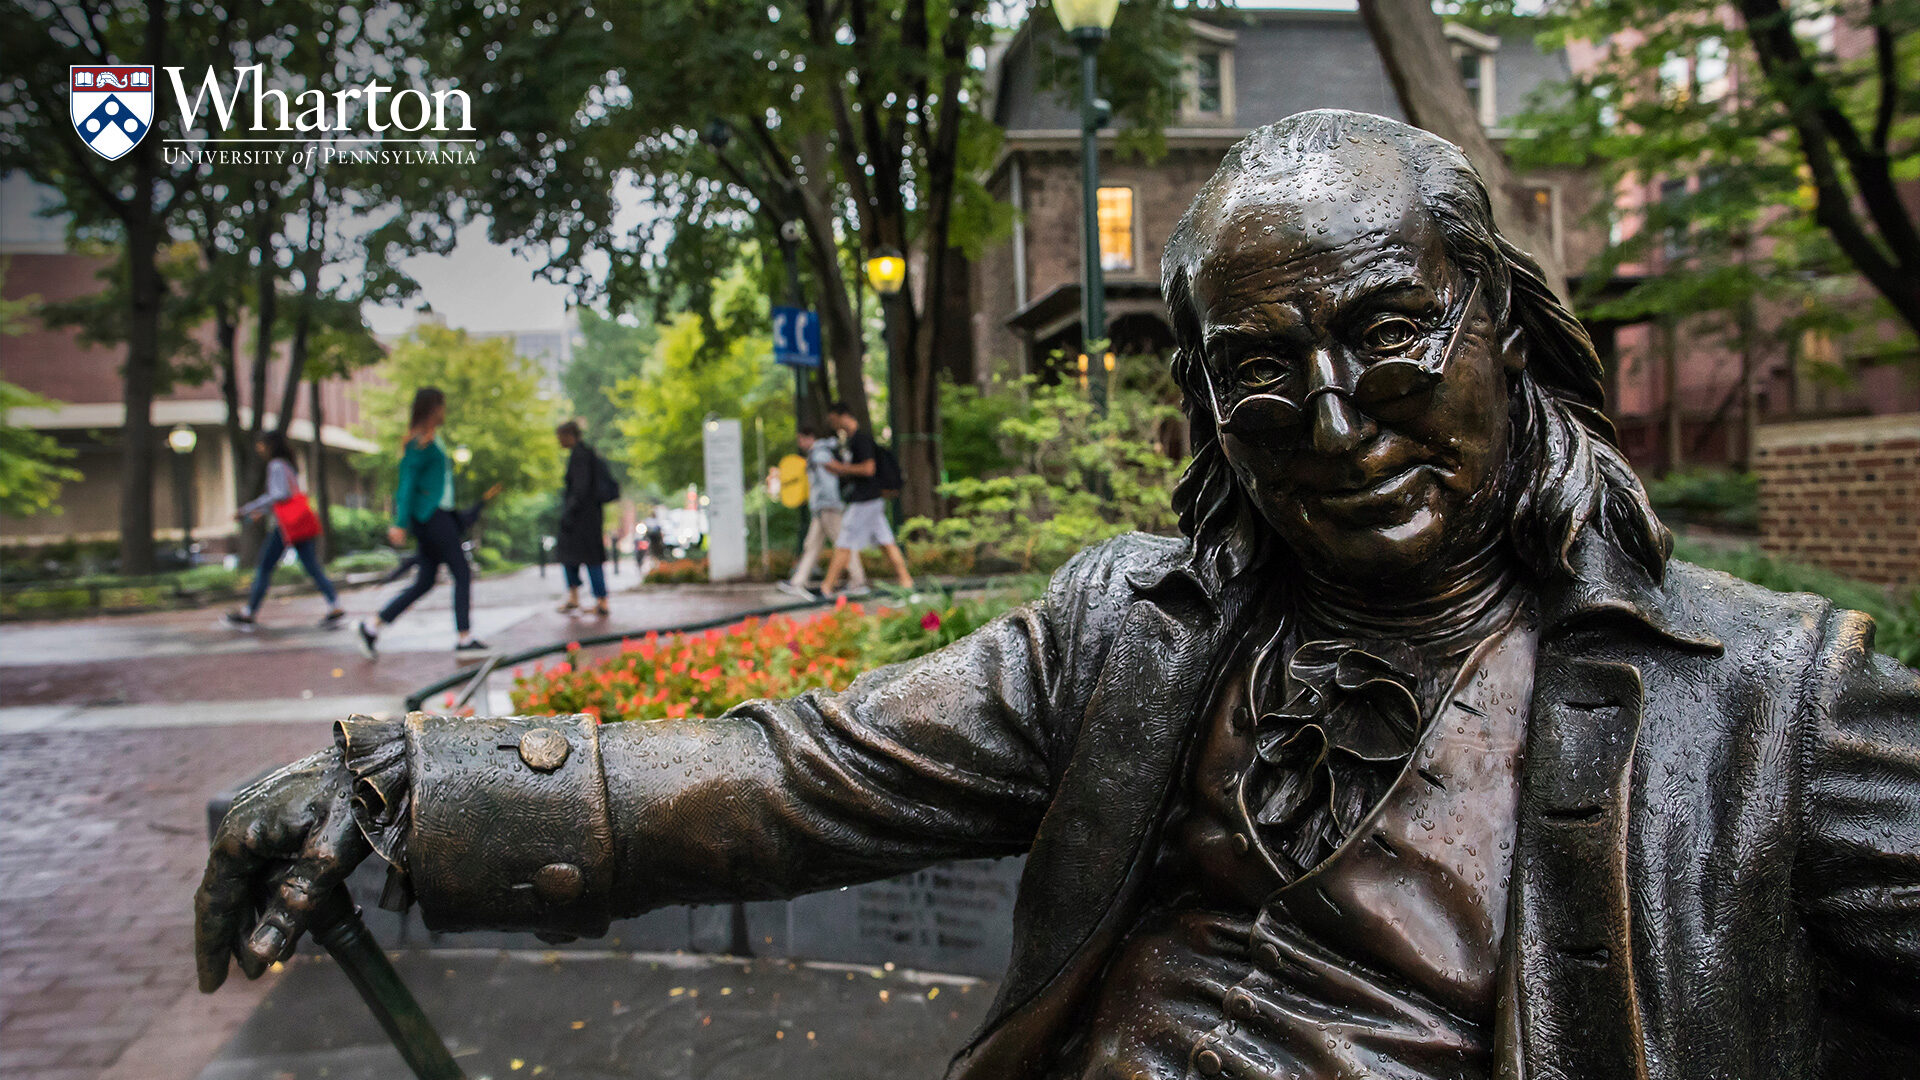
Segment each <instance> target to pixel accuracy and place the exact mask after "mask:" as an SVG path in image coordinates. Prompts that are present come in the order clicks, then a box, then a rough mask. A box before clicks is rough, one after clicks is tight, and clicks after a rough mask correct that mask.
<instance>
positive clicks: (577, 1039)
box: [200, 950, 993, 1080]
mask: <svg viewBox="0 0 1920 1080" xmlns="http://www.w3.org/2000/svg"><path fill="white" fill-rule="evenodd" d="M396 966H397V967H398V969H399V971H400V973H401V975H402V977H403V978H405V979H406V981H407V983H408V985H409V986H411V987H412V988H413V990H414V993H415V995H416V996H417V997H418V999H419V1001H420V1005H421V1008H422V1009H423V1010H424V1011H425V1012H426V1014H427V1017H428V1018H429V1019H430V1020H432V1021H433V1022H434V1024H435V1025H436V1026H437V1027H438V1028H439V1030H440V1033H441V1035H442V1036H443V1037H444V1038H445V1039H446V1042H447V1046H448V1049H449V1050H451V1051H452V1052H453V1055H454V1060H455V1061H456V1062H458V1063H459V1064H460V1066H461V1068H462V1069H463V1070H464V1071H465V1073H466V1075H467V1076H468V1077H469V1078H471V1080H482V1078H486V1080H508V1078H510V1077H511V1078H518V1077H534V1076H544V1077H553V1078H556V1080H561V1078H568V1080H571V1078H576V1077H585V1078H589V1080H597V1078H612V1077H621V1078H625V1080H655V1078H658V1080H752V1078H756V1077H778V1078H779V1080H869V1078H870V1080H915V1078H919V1080H935V1078H936V1077H938V1076H940V1075H941V1073H942V1072H943V1071H944V1069H945V1066H946V1063H947V1059H948V1058H949V1057H950V1056H951V1055H952V1054H953V1053H954V1052H955V1051H956V1050H958V1049H959V1048H960V1047H961V1046H963V1045H964V1044H965V1042H966V1040H967V1037H968V1035H969V1034H970V1033H971V1032H972V1030H973V1029H974V1028H975V1027H976V1026H977V1025H978V1024H979V1023H980V1021H981V1020H982V1019H983V1018H984V1016H985V1013H986V1010H987V1006H988V1004H989V1002H990V999H991V998H992V996H993V993H992V991H993V987H992V984H990V983H984V982H981V981H979V980H975V979H968V978H963V977H957V976H947V975H926V974H921V973H917V972H911V971H906V970H894V971H887V970H883V969H881V968H870V967H848V966H846V965H835V964H794V963H788V962H784V961H766V960H751V961H740V960H734V959H729V958H725V957H705V956H687V955H674V954H660V953H651V954H649V953H632V954H630V953H608V952H578V951H568V952H550V953H540V952H525V951H493V950H471V951H469V950H451V951H450V950H436V951H433V952H411V953H403V954H401V955H400V956H399V957H398V959H397V960H396ZM405 1075H407V1074H406V1071H405V1067H404V1065H403V1063H402V1061H401V1058H400V1055H399V1054H398V1052H396V1051H395V1050H394V1049H393V1046H392V1044H391V1043H390V1042H388V1041H387V1038H386V1037H385V1036H384V1035H383V1034H382V1033H381V1031H380V1029H379V1027H378V1026H376V1025H375V1023H374V1021H373V1020H372V1018H371V1017H370V1016H369V1014H368V1013H367V1010H366V1008H365V1007H364V1006H363V1005H362V1004H361V1003H360V1001H359V999H358V998H357V997H355V996H354V994H353V991H352V990H351V988H350V987H349V986H348V984H347V980H346V977H345V976H344V975H343V974H342V973H341V972H340V970H339V969H338V968H337V967H336V966H335V965H334V964H333V963H332V961H331V960H329V959H327V958H326V957H312V958H301V959H297V960H296V961H294V962H293V963H291V964H289V965H288V969H287V970H286V971H285V972H284V973H282V975H281V977H280V981H279V984H278V985H277V986H276V987H275V988H274V989H273V991H272V992H271V993H270V994H268V996H267V998H266V1000H265V1001H264V1002H262V1004H261V1006H260V1008H259V1009H258V1010H257V1011H255V1012H254V1013H253V1015H252V1016H251V1017H250V1018H249V1019H248V1020H247V1022H246V1024H245V1025H243V1026H242V1027H241V1029H240V1031H239V1032H238V1034H237V1035H236V1036H235V1037H234V1039H233V1041H232V1042H231V1043H229V1044H228V1045H227V1046H226V1047H225V1048H224V1049H223V1050H222V1051H221V1052H220V1054H219V1056H218V1057H217V1058H215V1059H214V1061H213V1062H212V1063H211V1064H210V1065H209V1066H208V1067H207V1069H206V1071H205V1072H203V1073H201V1074H200V1080H256V1078H258V1080H309V1078H313V1080H318V1078H320V1077H325V1078H327V1080H391V1078H395V1077H402V1076H405Z"/></svg>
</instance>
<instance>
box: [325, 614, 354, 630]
mask: <svg viewBox="0 0 1920 1080" xmlns="http://www.w3.org/2000/svg"><path fill="white" fill-rule="evenodd" d="M346 621H347V613H346V612H344V611H329V612H327V613H326V614H325V615H322V616H320V629H322V630H338V629H340V624H341V623H343V622H346Z"/></svg>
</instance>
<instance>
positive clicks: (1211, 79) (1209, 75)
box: [1187, 49, 1226, 116]
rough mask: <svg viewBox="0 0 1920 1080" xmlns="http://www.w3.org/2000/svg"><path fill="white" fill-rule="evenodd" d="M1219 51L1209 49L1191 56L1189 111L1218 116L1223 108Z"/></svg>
mask: <svg viewBox="0 0 1920 1080" xmlns="http://www.w3.org/2000/svg"><path fill="white" fill-rule="evenodd" d="M1221 87H1222V83H1221V63H1220V51H1219V50H1218V49H1209V50H1206V51H1204V52H1199V53H1195V54H1194V56H1193V91H1192V96H1191V97H1190V99H1189V100H1188V102H1187V108H1188V110H1189V111H1192V112H1196V113H1204V114H1206V115H1209V116H1218V115H1220V113H1221V112H1222V111H1223V110H1224V106H1225V100H1226V99H1225V97H1224V95H1223V93H1222V90H1221Z"/></svg>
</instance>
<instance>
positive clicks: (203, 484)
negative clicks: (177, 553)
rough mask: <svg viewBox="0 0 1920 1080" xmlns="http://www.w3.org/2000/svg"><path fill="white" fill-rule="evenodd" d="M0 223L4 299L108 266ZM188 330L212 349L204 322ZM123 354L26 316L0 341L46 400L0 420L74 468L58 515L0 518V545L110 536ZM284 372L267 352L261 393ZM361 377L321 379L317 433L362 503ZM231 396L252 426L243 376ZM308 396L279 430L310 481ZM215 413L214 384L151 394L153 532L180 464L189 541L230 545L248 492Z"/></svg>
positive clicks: (59, 287)
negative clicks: (48, 438) (75, 475)
mask: <svg viewBox="0 0 1920 1080" xmlns="http://www.w3.org/2000/svg"><path fill="white" fill-rule="evenodd" d="M22 190H23V189H22V188H21V187H18V186H14V185H11V184H10V185H9V186H8V187H7V194H8V195H9V196H10V197H13V196H16V195H18V194H19V193H20V192H21V191H22ZM8 224H9V226H10V232H9V234H8V235H6V236H4V237H0V267H4V269H3V270H0V273H3V274H4V277H5V290H4V291H5V297H6V299H8V300H19V299H24V298H28V297H36V298H38V300H39V301H43V302H52V301H59V300H67V299H71V298H74V297H78V296H84V295H87V294H89V293H91V292H95V291H98V290H99V289H101V288H102V287H103V283H102V282H101V280H100V278H99V274H100V272H101V270H102V269H104V268H106V267H107V266H109V265H110V263H111V260H110V259H107V258H104V257H99V256H92V255H80V254H73V253H70V252H68V251H66V250H65V249H64V246H63V245H62V244H61V243H60V242H59V240H58V237H57V234H56V235H55V236H52V237H49V236H47V235H45V234H41V235H37V236H35V235H21V232H22V230H21V229H20V228H19V225H20V219H19V218H18V217H15V216H12V215H10V216H9V218H8ZM196 336H197V337H198V338H199V341H200V344H201V345H202V346H203V347H205V348H207V349H209V350H211V348H212V345H213V336H212V329H211V327H207V328H203V329H202V330H201V331H200V332H199V333H198V334H197V335H196ZM247 347H248V346H247V344H246V342H245V341H244V334H243V341H242V345H241V348H242V350H243V351H244V350H246V349H247ZM123 351H124V350H123V349H122V348H121V347H118V346H112V347H103V346H95V345H88V344H85V343H83V342H82V341H81V340H80V337H79V334H78V332H77V331H74V330H70V329H49V328H47V327H45V326H43V325H41V324H40V323H39V322H38V321H37V320H32V319H30V321H29V327H28V329H27V331H26V332H25V333H22V334H20V335H18V336H14V337H8V338H0V379H4V380H6V381H7V382H10V383H13V384H15V385H17V386H21V387H24V388H26V389H27V390H30V391H32V392H33V393H36V394H39V395H41V396H43V397H46V398H48V399H51V400H52V401H53V402H54V403H55V404H53V405H52V406H50V407H46V408H29V409H15V410H13V411H12V412H11V413H10V414H9V415H8V417H7V421H8V422H9V423H11V424H15V425H19V426H22V427H29V428H36V429H39V430H41V431H44V432H46V433H48V434H51V435H53V436H54V437H55V438H56V439H58V440H59V442H60V444H61V445H63V446H65V447H67V448H69V449H71V450H73V451H74V452H75V457H73V458H72V459H71V460H69V461H67V462H66V464H67V465H68V466H70V467H72V468H75V469H78V470H79V471H80V473H81V479H80V480H77V481H75V482H72V483H69V484H67V485H66V486H65V487H64V488H63V489H62V490H61V494H60V500H59V512H58V513H51V514H38V515H34V516H32V517H26V518H18V517H8V516H0V544H7V545H21V544H43V543H51V542H57V541H64V540H79V541H96V540H112V539H116V538H117V537H118V536H119V507H120V493H119V492H120V470H121V445H120V432H121V429H122V427H123V425H124V420H125V407H124V405H123V404H122V380H121V375H120V364H121V356H122V353H123ZM285 377H286V364H285V362H284V360H280V361H276V363H274V365H273V366H272V368H271V370H270V372H269V378H268V381H267V393H266V400H267V401H268V402H276V403H277V402H278V401H279V397H280V392H281V388H282V386H283V385H284V380H285ZM369 377H370V376H368V375H366V374H365V373H362V374H360V375H357V376H356V377H355V379H354V380H339V379H335V380H329V381H328V382H326V383H323V384H322V390H321V411H322V413H323V415H324V421H325V422H324V423H323V424H322V425H321V427H320V430H319V432H318V438H319V440H320V444H321V446H322V447H324V449H325V453H326V458H327V478H328V486H329V490H330V492H331V494H332V497H333V500H334V502H335V503H337V504H342V505H359V504H364V501H365V489H364V486H363V484H362V482H361V479H360V476H359V474H358V473H357V472H355V471H354V470H353V468H352V467H351V466H350V465H349V458H350V457H351V456H352V455H353V454H356V453H364V452H366V451H370V450H372V449H374V446H373V444H372V443H370V442H368V441H367V440H366V439H364V438H362V437H360V436H358V435H356V434H354V433H353V429H354V427H355V426H356V425H357V424H358V423H359V406H358V404H357V401H356V394H355V392H354V383H355V382H356V381H359V380H362V379H365V378H369ZM240 395H241V422H242V424H243V425H251V423H252V419H253V402H252V400H251V391H250V388H249V387H248V386H247V383H246V380H245V379H244V378H243V379H242V381H241V386H240ZM307 399H308V392H307V391H305V390H302V391H301V392H300V395H299V403H298V405H297V406H296V408H295V412H294V417H293V421H292V423H291V425H290V426H289V429H288V433H287V434H288V437H289V438H290V439H291V440H292V442H293V443H294V448H295V450H296V451H297V452H298V453H299V454H300V455H301V473H302V477H303V479H305V480H306V482H307V483H309V484H311V482H312V481H311V478H310V477H308V476H307V475H306V474H307V473H308V471H309V470H308V461H309V457H308V455H309V453H310V447H311V446H312V443H313V441H314V439H315V436H316V433H315V431H314V424H313V421H312V416H311V413H310V411H309V405H308V400H307ZM225 419H226V405H225V403H224V402H223V401H222V400H221V397H220V388H219V385H218V383H216V382H212V381H209V382H206V383H203V384H200V385H177V386H175V387H173V388H172V389H170V390H169V391H167V392H166V393H164V394H162V395H160V396H159V397H158V398H157V399H156V400H155V401H154V404H153V423H154V428H155V432H154V438H155V439H156V440H157V441H158V443H159V445H158V447H157V454H156V460H155V463H154V465H155V471H154V489H153V504H154V523H155V535H156V538H157V539H160V540H163V541H165V540H178V538H179V537H180V535H181V501H180V494H181V492H180V489H179V488H178V487H176V479H177V478H179V477H181V476H182V475H183V472H184V474H185V475H186V476H187V477H188V478H189V482H190V484H191V488H190V489H189V491H190V497H189V499H188V500H187V502H188V506H189V507H190V511H189V512H190V514H191V517H192V519H193V534H194V538H195V540H197V541H200V542H201V543H202V544H203V545H204V546H205V547H206V548H210V549H211V550H214V551H220V550H225V549H227V548H229V547H230V546H231V542H232V538H233V536H234V533H235V529H236V526H235V523H234V520H233V513H234V508H235V507H236V506H237V505H239V501H240V498H239V497H244V498H251V497H252V495H253V494H254V493H252V492H246V493H240V492H237V491H236V488H237V484H238V480H237V475H236V469H235V464H234V458H233V455H232V453H230V452H229V447H228V443H227V433H226V427H225ZM276 420H277V417H276V416H275V415H274V414H272V413H271V412H270V413H269V414H268V416H267V418H266V426H267V428H269V429H271V428H273V427H275V426H276ZM182 425H184V426H186V427H189V428H191V429H192V430H193V432H194V434H195V436H196V445H195V446H194V448H193V450H192V451H191V453H189V454H187V455H185V458H186V460H185V461H184V462H183V461H181V460H180V459H179V458H177V457H176V455H175V454H174V453H173V452H172V451H171V450H169V449H168V447H167V445H166V439H167V435H168V433H169V432H170V431H171V430H172V429H173V428H175V427H177V426H182ZM237 496H239V497H237Z"/></svg>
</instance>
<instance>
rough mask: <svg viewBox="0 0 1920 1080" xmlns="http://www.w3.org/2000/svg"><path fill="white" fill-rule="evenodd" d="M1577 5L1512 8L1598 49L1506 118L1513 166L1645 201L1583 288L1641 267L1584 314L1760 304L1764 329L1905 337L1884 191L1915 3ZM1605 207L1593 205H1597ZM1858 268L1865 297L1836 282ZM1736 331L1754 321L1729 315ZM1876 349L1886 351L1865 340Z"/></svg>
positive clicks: (1908, 277)
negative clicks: (1765, 308) (1586, 64)
mask: <svg viewBox="0 0 1920 1080" xmlns="http://www.w3.org/2000/svg"><path fill="white" fill-rule="evenodd" d="M1733 11H1734V12H1737V15H1738V17H1737V18H1732V17H1729V16H1730V12H1729V10H1728V8H1727V7H1726V6H1724V5H1720V4H1716V3H1711V2H1708V0H1577V2H1575V3H1572V4H1569V5H1563V6H1554V7H1550V8H1549V12H1550V14H1548V15H1546V16H1543V17H1541V18H1538V19H1530V20H1528V22H1529V23H1530V24H1532V25H1536V26H1540V27H1543V28H1544V30H1545V39H1546V42H1547V43H1548V44H1550V45H1561V44H1564V43H1567V42H1599V43H1601V44H1600V45H1599V51H1598V55H1597V56H1596V58H1595V61H1594V63H1593V65H1592V66H1591V68H1590V69H1588V70H1586V71H1583V72H1581V73H1579V74H1578V75H1577V77H1576V78H1575V79H1574V80H1573V82H1572V83H1571V85H1570V86H1567V87H1565V88H1563V89H1562V90H1561V91H1560V92H1558V93H1556V94H1554V95H1552V96H1550V97H1547V98H1545V99H1542V100H1541V101H1539V102H1537V103H1536V106H1535V108H1534V109H1533V110H1532V111H1531V112H1529V113H1528V114H1527V115H1525V116H1522V117H1520V118H1518V119H1517V120H1516V121H1515V126H1516V127H1518V128H1520V129H1521V130H1522V131H1525V132H1527V137H1525V138H1522V139H1516V140H1514V141H1513V142H1512V143H1511V144H1510V150H1512V151H1513V152H1514V154H1515V156H1516V158H1517V159H1518V160H1519V162H1520V163H1521V164H1522V165H1571V166H1579V167H1595V168H1597V170H1598V173H1599V176H1600V178H1601V179H1602V180H1603V181H1604V182H1605V183H1606V184H1607V185H1609V186H1610V187H1612V188H1613V189H1615V190H1626V189H1631V188H1635V187H1637V188H1639V189H1640V190H1642V191H1647V192H1650V193H1653V197H1652V198H1650V199H1649V200H1648V202H1647V205H1646V206H1644V208H1643V210H1642V219H1641V220H1640V221H1639V222H1638V228H1637V229H1625V230H1623V229H1621V228H1620V223H1619V222H1615V223H1614V225H1615V231H1614V239H1613V242H1611V243H1610V244H1609V246H1608V248H1607V250H1606V252H1605V254H1604V256H1603V257H1602V259H1601V261H1600V264H1599V265H1597V266H1594V267H1589V268H1588V280H1589V281H1590V282H1597V281H1603V280H1605V279H1607V278H1609V277H1611V276H1613V274H1614V272H1615V271H1617V270H1618V269H1620V268H1621V267H1623V266H1629V265H1635V264H1638V265H1642V266H1652V267H1654V268H1656V269H1657V270H1658V271H1659V273H1657V274H1655V275H1652V276H1649V277H1647V278H1645V279H1644V280H1642V281H1640V282H1639V283H1637V284H1636V285H1635V286H1634V287H1633V288H1631V289H1629V290H1627V291H1626V292H1625V294H1624V295H1620V296H1617V297H1613V298H1609V299H1607V300H1605V301H1596V300H1594V299H1592V298H1589V302H1588V304H1587V305H1586V310H1587V313H1588V314H1590V315H1593V316H1596V317H1600V318H1613V319H1621V320H1639V319H1646V318H1678V317H1685V316H1688V315H1693V314H1697V313H1702V312H1714V311H1720V312H1735V313H1742V312H1744V314H1739V315H1738V317H1739V318H1742V319H1748V320H1749V321H1750V319H1751V309H1750V308H1748V307H1747V305H1748V304H1750V302H1752V301H1754V300H1756V299H1767V300H1772V301H1774V302H1775V303H1774V304H1771V305H1769V306H1770V307H1771V308H1772V310H1774V311H1781V312H1786V313H1787V316H1786V317H1785V318H1783V319H1782V320H1781V321H1780V323H1779V325H1777V326H1775V327H1773V328H1772V329H1773V331H1774V333H1775V334H1776V336H1790V335H1791V334H1792V333H1793V332H1794V331H1796V330H1798V329H1802V328H1806V327H1809V326H1819V327H1822V328H1824V329H1828V330H1846V329H1848V328H1851V327H1857V326H1861V325H1866V324H1871V323H1873V322H1875V321H1877V320H1882V319H1884V318H1885V317H1886V316H1887V315H1889V314H1891V315H1894V316H1897V317H1898V319H1899V320H1900V321H1901V322H1904V324H1905V326H1906V329H1907V334H1908V335H1909V343H1908V345H1907V346H1906V347H1908V348H1910V347H1911V344H1910V334H1911V333H1912V331H1914V330H1916V329H1920V231H1917V230H1916V215H1915V210H1914V207H1913V206H1911V205H1910V204H1902V202H1901V200H1900V199H1899V198H1898V196H1897V193H1896V192H1895V191H1894V185H1895V184H1896V183H1898V182H1900V181H1902V180H1912V179H1914V178H1916V177H1920V32H1916V31H1920V4H1916V3H1914V2H1913V0H1868V2H1867V3H1865V4H1864V5H1860V4H1851V3H1849V4H1840V3H1838V2H1832V0H1815V2H1810V3H1794V4H1792V5H1790V6H1789V5H1787V4H1785V3H1784V2H1783V0H1739V2H1738V3H1736V4H1735V5H1734V7H1733ZM1603 202H1607V203H1610V202H1611V200H1603ZM1853 273H1858V274H1859V275H1860V277H1861V278H1864V279H1865V280H1866V282H1867V283H1868V284H1869V285H1870V286H1871V287H1872V290H1873V292H1872V293H1871V294H1865V293H1863V292H1862V291H1861V290H1859V289H1857V288H1854V287H1852V286H1851V285H1850V284H1849V281H1850V280H1852V279H1851V278H1849V279H1847V280H1837V279H1836V276H1837V275H1851V274H1853ZM1741 332H1742V333H1743V334H1753V333H1756V332H1759V331H1758V330H1757V329H1756V328H1755V327H1754V326H1752V325H1750V322H1749V325H1746V326H1745V327H1744V328H1743V329H1742V330H1741ZM1883 347H1884V346H1883Z"/></svg>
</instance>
